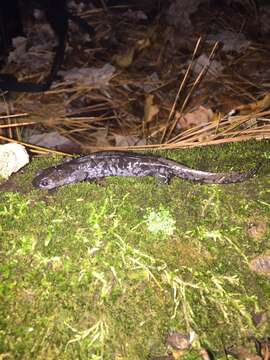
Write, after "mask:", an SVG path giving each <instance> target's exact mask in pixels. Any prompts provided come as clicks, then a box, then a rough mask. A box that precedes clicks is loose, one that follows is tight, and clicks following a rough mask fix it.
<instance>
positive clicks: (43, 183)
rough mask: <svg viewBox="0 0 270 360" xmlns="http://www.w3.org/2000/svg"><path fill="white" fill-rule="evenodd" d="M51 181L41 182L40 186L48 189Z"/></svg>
mask: <svg viewBox="0 0 270 360" xmlns="http://www.w3.org/2000/svg"><path fill="white" fill-rule="evenodd" d="M49 183H50V182H49V180H42V181H41V182H40V186H42V187H46V186H48V185H49Z"/></svg>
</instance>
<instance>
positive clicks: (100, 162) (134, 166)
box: [33, 152, 255, 189]
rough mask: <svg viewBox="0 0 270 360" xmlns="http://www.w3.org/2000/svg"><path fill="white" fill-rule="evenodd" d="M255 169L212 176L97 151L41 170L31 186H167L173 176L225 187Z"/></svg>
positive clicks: (152, 159)
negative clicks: (147, 180) (144, 179)
mask: <svg viewBox="0 0 270 360" xmlns="http://www.w3.org/2000/svg"><path fill="white" fill-rule="evenodd" d="M254 173H255V170H251V171H248V172H246V173H239V172H232V173H211V172H207V171H201V170H194V169H191V168H188V167H186V166H184V165H182V164H180V163H177V162H176V161H172V160H169V159H165V158H162V157H158V156H153V155H143V154H136V153H129V152H98V153H93V154H91V155H87V156H82V157H80V158H76V159H72V160H70V161H68V162H65V163H63V164H60V165H58V166H54V167H50V168H48V169H45V170H43V171H42V172H41V173H40V174H39V175H38V176H36V177H35V178H34V180H33V185H34V187H37V188H40V189H54V188H57V187H59V186H63V185H67V184H71V183H76V182H80V181H84V180H95V179H98V178H103V177H107V176H136V177H141V176H154V177H155V178H156V179H157V180H158V182H160V183H164V184H168V183H169V181H170V179H171V178H172V177H174V176H177V177H180V178H182V179H186V180H191V181H196V182H200V183H208V184H228V183H236V182H242V181H245V180H247V179H249V178H250V177H251V176H252V175H253V174H254Z"/></svg>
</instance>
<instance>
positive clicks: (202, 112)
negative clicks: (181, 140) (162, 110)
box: [175, 106, 214, 130]
mask: <svg viewBox="0 0 270 360" xmlns="http://www.w3.org/2000/svg"><path fill="white" fill-rule="evenodd" d="M175 116H178V117H179V119H178V123H179V125H180V126H181V129H182V130H187V129H190V128H192V127H194V126H198V125H206V124H208V123H209V122H211V121H213V119H214V113H213V111H212V110H211V109H207V108H205V107H204V106H200V107H199V108H198V109H197V110H195V111H193V112H190V113H188V114H185V115H180V114H179V113H176V115H175Z"/></svg>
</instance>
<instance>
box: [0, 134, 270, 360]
mask: <svg viewBox="0 0 270 360" xmlns="http://www.w3.org/2000/svg"><path fill="white" fill-rule="evenodd" d="M159 153H160V152H159ZM161 154H162V155H164V156H167V157H169V158H174V159H176V160H179V161H181V162H183V163H185V164H187V165H189V166H193V167H199V168H201V169H209V170H218V171H226V170H230V169H231V168H233V170H239V169H244V170H245V169H248V168H250V167H252V166H254V165H255V164H256V163H257V162H258V161H262V160H263V165H262V168H261V169H260V171H259V174H258V176H257V177H255V178H254V179H252V180H250V181H248V182H246V183H242V184H233V185H224V186H222V185H220V186H219V185H212V186H211V185H210V186H206V185H199V184H193V183H189V182H185V181H183V180H180V179H175V180H174V181H173V182H172V184H171V185H169V186H157V185H156V184H155V181H154V179H152V178H144V179H132V178H109V179H106V183H105V184H104V185H102V186H101V185H97V184H95V183H81V184H76V185H71V186H67V187H63V188H61V189H59V191H58V192H56V193H54V194H49V193H47V192H46V191H44V192H43V191H39V190H33V189H32V187H31V179H32V177H33V176H34V174H35V173H36V171H37V170H38V169H40V168H44V167H47V166H49V165H51V164H52V163H57V162H58V161H60V159H59V158H55V159H50V158H46V159H34V160H33V161H32V163H31V164H30V166H29V167H27V168H26V169H25V170H24V174H23V175H16V176H15V177H14V181H15V182H16V183H17V185H18V187H20V188H21V189H22V190H23V193H11V192H5V193H4V192H3V193H1V194H0V198H1V201H0V219H1V220H0V234H1V252H0V274H1V275H0V276H1V281H0V354H2V353H4V354H6V353H7V354H9V356H10V357H11V358H15V359H56V358H57V359H77V358H78V359H131V360H133V359H134V360H135V359H140V360H141V359H147V358H149V355H151V354H165V353H166V347H165V344H164V339H165V336H166V334H167V333H168V331H170V330H172V329H178V330H180V331H183V332H187V331H189V330H190V329H193V330H195V331H196V332H197V334H198V335H199V339H200V341H201V343H202V344H203V345H207V346H210V347H211V348H212V349H214V350H215V351H217V354H218V353H220V354H222V346H223V345H222V344H221V340H220V339H223V342H224V343H225V345H226V346H229V345H231V344H232V343H233V344H236V343H241V342H242V341H243V339H245V338H246V336H247V334H249V333H250V332H251V331H252V332H253V333H254V334H258V335H260V336H265V335H266V334H269V330H270V329H269V328H267V326H264V327H263V328H262V327H258V328H254V325H253V324H252V320H251V318H252V314H253V313H254V312H257V311H259V310H262V311H264V312H265V313H266V314H268V317H269V316H270V308H269V298H268V294H269V291H270V283H269V280H268V279H267V278H264V277H263V276H259V275H256V274H255V273H252V272H251V270H250V269H249V266H248V262H249V260H250V259H251V258H253V257H255V256H257V255H260V254H262V253H266V252H269V251H270V245H269V244H270V242H269V240H270V230H269V215H270V205H269V182H270V180H269V170H270V166H269V154H270V146H269V142H267V141H265V142H248V143H241V144H232V145H226V146H225V145H224V146H221V147H208V148H200V149H193V150H185V151H179V152H178V151H175V152H167V151H166V152H161ZM256 219H260V221H264V222H265V223H266V231H265V233H264V234H263V236H262V237H261V238H260V239H257V238H256V239H255V238H252V237H251V236H249V234H248V226H249V223H250V222H253V221H254V220H256ZM196 354H197V352H196V350H194V351H193V352H192V353H190V355H188V358H190V359H191V358H196V356H197V355H196Z"/></svg>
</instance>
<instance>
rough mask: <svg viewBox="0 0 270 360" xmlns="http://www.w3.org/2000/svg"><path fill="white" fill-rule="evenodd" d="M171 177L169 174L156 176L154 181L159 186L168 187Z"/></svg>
mask: <svg viewBox="0 0 270 360" xmlns="http://www.w3.org/2000/svg"><path fill="white" fill-rule="evenodd" d="M171 178H172V175H171V174H156V175H155V179H156V181H157V183H158V184H161V185H169V183H170V181H171Z"/></svg>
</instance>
